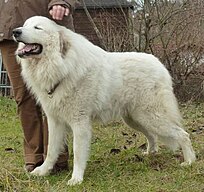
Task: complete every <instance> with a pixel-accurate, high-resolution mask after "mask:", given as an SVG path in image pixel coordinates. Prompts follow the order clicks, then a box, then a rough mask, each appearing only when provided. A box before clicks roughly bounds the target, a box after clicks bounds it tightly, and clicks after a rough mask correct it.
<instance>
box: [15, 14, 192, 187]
mask: <svg viewBox="0 0 204 192" xmlns="http://www.w3.org/2000/svg"><path fill="white" fill-rule="evenodd" d="M35 26H40V28H42V29H41V30H38V29H35ZM20 29H21V30H22V35H21V39H22V40H23V41H24V42H27V43H40V44H42V45H43V52H42V53H41V54H40V55H37V56H31V57H28V58H24V59H20V63H21V65H22V75H23V77H24V80H25V82H26V84H27V86H28V87H29V88H30V89H31V91H32V92H33V94H34V95H35V96H36V98H37V100H38V101H39V102H40V103H41V105H42V107H43V109H44V111H45V113H46V115H47V118H48V125H49V144H48V154H47V158H46V160H45V162H44V163H43V164H42V165H41V166H40V167H37V168H36V169H35V170H34V171H33V172H32V174H34V175H40V176H42V175H46V174H48V173H49V171H50V170H51V169H52V168H53V165H54V164H55V162H56V160H57V158H58V155H59V153H60V151H62V150H63V146H64V141H65V137H66V130H67V127H71V129H72V131H73V137H74V139H73V151H74V168H73V174H72V178H71V180H69V182H68V183H69V184H70V185H74V184H77V183H80V182H82V180H83V175H84V170H85V167H86V161H87V159H88V154H89V147H90V140H91V121H92V118H98V119H101V120H102V121H103V122H107V121H110V120H113V119H116V118H121V117H122V119H123V120H124V122H125V123H126V124H127V125H128V126H129V127H132V128H134V129H136V130H139V131H141V132H142V133H143V134H144V135H145V136H146V138H147V141H148V148H147V153H152V152H156V151H158V146H157V143H158V141H161V142H163V143H164V144H166V145H167V146H168V147H170V148H171V149H173V150H175V149H176V148H177V147H181V149H182V151H183V154H184V160H185V161H184V164H191V163H192V162H193V161H194V160H195V154H194V151H193V148H192V145H191V141H190V139H189V135H188V133H187V132H186V131H184V130H183V128H181V123H180V122H181V116H180V113H179V110H178V106H177V101H176V99H175V96H174V93H173V89H172V80H171V77H170V75H169V73H168V71H167V69H166V68H165V67H164V66H163V64H161V63H160V61H159V60H158V59H157V58H155V57H154V56H153V55H150V54H146V53H132V52H128V53H110V52H106V51H104V50H103V49H101V48H99V47H97V46H95V45H93V44H92V43H91V42H89V41H88V40H87V39H86V38H84V37H83V36H81V35H79V34H77V33H74V32H72V31H70V30H68V29H66V28H64V27H62V26H59V25H57V24H55V23H54V22H53V21H51V20H49V19H47V18H44V17H39V16H35V17H32V18H30V19H28V20H27V21H26V22H25V24H24V26H23V27H22V28H20ZM21 47H22V44H21V43H20V45H19V49H20V48H21ZM58 82H59V85H58V86H57V87H56V89H55V91H54V93H53V94H52V98H49V97H48V93H47V91H48V90H50V89H52V88H53V87H54V86H55V85H56V84H57V83H58Z"/></svg>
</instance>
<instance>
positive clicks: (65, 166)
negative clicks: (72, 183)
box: [51, 162, 68, 174]
mask: <svg viewBox="0 0 204 192" xmlns="http://www.w3.org/2000/svg"><path fill="white" fill-rule="evenodd" d="M61 171H68V163H67V162H64V163H56V164H55V166H54V167H53V169H52V171H51V174H56V173H59V172H61Z"/></svg>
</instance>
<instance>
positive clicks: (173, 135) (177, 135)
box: [159, 125, 196, 165]
mask: <svg viewBox="0 0 204 192" xmlns="http://www.w3.org/2000/svg"><path fill="white" fill-rule="evenodd" d="M166 129H169V132H168V133H167V132H166V131H163V130H162V129H161V130H160V132H159V138H160V140H161V142H163V143H164V144H166V145H167V147H169V148H170V149H173V150H174V149H176V147H177V146H178V147H180V148H181V149H182V152H183V156H184V162H183V163H182V164H181V165H190V164H191V163H192V162H194V161H195V160H196V156H195V152H194V150H193V147H192V144H191V140H190V138H189V134H188V133H187V132H186V131H184V130H183V129H182V128H181V127H179V126H176V125H169V127H166Z"/></svg>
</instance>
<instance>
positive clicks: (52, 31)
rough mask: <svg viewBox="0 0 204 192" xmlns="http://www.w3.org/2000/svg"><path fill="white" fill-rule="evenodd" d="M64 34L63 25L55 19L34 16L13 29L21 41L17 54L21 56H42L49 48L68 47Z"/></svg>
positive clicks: (15, 38)
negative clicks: (58, 23) (21, 25)
mask: <svg viewBox="0 0 204 192" xmlns="http://www.w3.org/2000/svg"><path fill="white" fill-rule="evenodd" d="M62 36H63V27H62V26H59V25H57V24H56V23H55V22H54V21H52V20H50V19H48V18H46V17H42V16H34V17H31V18H29V19H28V20H26V22H25V23H24V25H23V27H19V28H16V29H14V30H13V38H14V40H15V41H16V42H18V43H19V46H18V49H17V50H16V54H17V55H18V56H19V57H21V58H27V57H31V58H32V57H38V58H39V57H41V56H42V54H43V53H44V52H46V51H47V50H48V49H49V50H50V49H58V48H59V51H61V52H64V50H65V49H67V47H66V46H68V45H67V43H65V41H64V38H63V37H62Z"/></svg>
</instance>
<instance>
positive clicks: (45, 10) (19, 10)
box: [0, 0, 77, 41]
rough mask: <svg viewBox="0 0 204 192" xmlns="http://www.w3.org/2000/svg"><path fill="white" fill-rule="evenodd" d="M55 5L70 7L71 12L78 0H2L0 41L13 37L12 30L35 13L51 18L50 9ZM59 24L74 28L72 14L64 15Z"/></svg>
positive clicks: (0, 5) (0, 2) (0, 4)
mask: <svg viewBox="0 0 204 192" xmlns="http://www.w3.org/2000/svg"><path fill="white" fill-rule="evenodd" d="M53 5H62V6H64V7H69V8H70V10H71V13H72V12H73V10H74V9H75V6H76V5H77V1H76V0H0V41H2V40H4V39H12V30H13V29H14V28H16V27H20V26H22V25H23V23H24V22H25V20H26V19H28V18H29V17H32V16H35V15H41V16H46V17H49V18H51V16H50V15H49V9H51V7H52V6H53ZM57 23H58V24H60V25H64V26H66V27H68V28H70V29H73V18H72V14H69V16H67V17H64V19H63V20H62V21H57Z"/></svg>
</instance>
